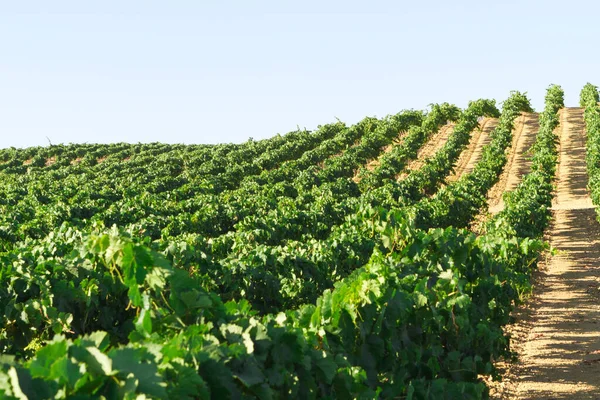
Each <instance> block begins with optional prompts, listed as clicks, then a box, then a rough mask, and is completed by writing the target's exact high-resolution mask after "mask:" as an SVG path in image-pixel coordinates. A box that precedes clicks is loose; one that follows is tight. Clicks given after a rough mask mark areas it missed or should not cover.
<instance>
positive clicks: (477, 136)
mask: <svg viewBox="0 0 600 400" xmlns="http://www.w3.org/2000/svg"><path fill="white" fill-rule="evenodd" d="M496 126H498V119H497V118H485V119H484V120H483V121H481V124H480V128H479V129H476V130H475V132H473V135H472V136H471V140H470V141H469V146H468V147H467V148H466V149H465V150H464V151H463V152H462V153H461V155H460V158H459V159H458V162H457V163H456V167H455V169H454V173H453V174H452V175H450V176H449V177H448V182H454V181H457V180H458V178H460V177H461V176H462V175H463V174H468V173H470V172H471V171H473V168H475V165H476V164H477V163H478V162H479V160H481V155H482V150H483V147H484V146H485V145H486V144H488V143H489V142H490V141H491V140H492V137H491V136H490V133H492V131H493V130H494V129H495V128H496Z"/></svg>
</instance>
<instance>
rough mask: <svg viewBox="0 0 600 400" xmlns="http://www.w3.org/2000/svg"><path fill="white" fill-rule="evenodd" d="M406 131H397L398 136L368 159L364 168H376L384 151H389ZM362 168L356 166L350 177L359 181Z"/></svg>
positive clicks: (398, 142) (371, 169) (400, 141)
mask: <svg viewBox="0 0 600 400" xmlns="http://www.w3.org/2000/svg"><path fill="white" fill-rule="evenodd" d="M407 133H408V131H402V132H400V133H398V136H396V137H395V138H394V139H393V140H392V143H391V144H389V145H387V146H385V147H384V148H383V149H382V151H381V152H380V153H379V155H378V156H377V157H376V158H374V159H372V160H369V161H368V162H367V163H366V165H365V166H364V169H366V170H367V171H373V170H374V169H375V168H377V167H378V166H379V164H380V161H379V159H380V158H381V157H382V156H383V155H384V154H386V153H389V152H390V151H391V150H392V149H393V148H394V146H396V145H398V144H400V143H402V139H403V138H404V136H406V134H407ZM362 171H363V168H357V170H356V171H355V172H354V177H353V178H352V180H353V181H354V182H356V183H358V182H360V180H361V179H362V173H363V172H362Z"/></svg>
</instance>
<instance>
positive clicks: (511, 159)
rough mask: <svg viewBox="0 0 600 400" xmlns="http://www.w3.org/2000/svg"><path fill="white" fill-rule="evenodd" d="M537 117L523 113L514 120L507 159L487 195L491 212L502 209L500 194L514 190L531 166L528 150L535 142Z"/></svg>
mask: <svg viewBox="0 0 600 400" xmlns="http://www.w3.org/2000/svg"><path fill="white" fill-rule="evenodd" d="M538 118H539V116H538V114H536V113H523V115H521V117H519V118H517V120H516V121H515V124H514V129H513V142H512V146H511V150H510V153H509V156H508V160H506V166H505V167H504V170H503V171H502V174H501V175H500V179H499V180H498V182H497V183H496V184H495V185H494V186H493V187H492V189H491V190H490V193H489V196H488V210H489V212H491V213H492V214H495V213H498V212H500V211H502V210H503V209H504V200H503V199H502V194H503V193H504V192H506V191H512V190H514V189H515V188H516V187H517V185H518V184H519V182H521V178H522V177H523V175H525V174H527V173H528V172H529V169H530V168H531V159H530V157H529V155H528V151H529V148H530V147H531V145H532V144H533V143H534V142H535V137H536V135H537V132H538V129H539V122H538Z"/></svg>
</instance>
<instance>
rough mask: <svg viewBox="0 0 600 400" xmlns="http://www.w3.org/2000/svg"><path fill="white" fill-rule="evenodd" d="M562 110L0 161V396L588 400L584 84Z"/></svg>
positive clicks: (434, 114)
mask: <svg viewBox="0 0 600 400" xmlns="http://www.w3.org/2000/svg"><path fill="white" fill-rule="evenodd" d="M563 99H564V93H563V91H562V89H561V87H560V86H556V85H551V86H550V87H549V88H548V90H547V94H546V99H545V108H544V109H543V110H538V112H534V110H533V109H532V108H531V106H530V100H529V99H528V98H527V97H526V96H525V95H524V94H522V93H520V92H511V93H510V95H509V97H508V98H506V99H504V101H503V102H502V103H501V106H500V105H497V104H496V102H495V101H494V100H486V99H480V100H476V101H472V102H470V103H469V105H468V107H467V108H465V109H459V108H458V107H456V106H453V105H450V104H447V103H443V104H436V105H432V106H431V107H430V108H429V109H428V110H426V111H414V110H405V111H401V112H399V113H398V114H395V115H390V116H387V117H385V118H374V117H367V118H365V119H363V120H362V121H360V122H358V123H357V124H355V125H346V124H344V123H342V122H335V123H331V124H326V125H323V126H320V127H318V129H316V130H315V131H304V130H300V131H294V132H290V133H288V134H285V135H278V136H275V137H273V138H271V139H266V140H260V141H253V140H250V141H248V142H245V143H243V144H223V145H164V144H159V143H153V144H126V143H119V144H113V145H76V144H72V145H57V146H48V147H36V148H26V149H14V148H10V149H3V150H0V211H1V212H0V261H1V263H2V270H1V273H0V308H1V311H2V312H1V313H0V319H1V322H0V349H1V351H2V354H3V356H2V358H1V362H0V393H1V394H2V396H1V397H2V398H10V399H26V398H27V399H38V398H39V399H42V398H88V397H96V398H100V397H102V396H103V397H104V398H107V399H121V398H138V397H136V396H145V397H146V398H171V399H186V398H188V399H196V398H202V399H209V398H218V399H226V398H233V399H242V398H261V399H273V398H278V399H279V398H280V399H284V398H331V399H351V398H365V399H370V398H382V399H388V398H407V399H459V398H460V399H484V398H489V397H490V396H493V397H497V398H522V399H526V398H527V399H543V398H574V399H578V398H581V399H584V398H596V397H598V396H600V385H598V384H597V383H596V380H595V377H596V376H597V374H598V371H599V370H598V368H600V362H599V361H600V355H598V354H600V335H599V334H598V332H597V326H596V325H595V324H596V322H597V321H596V315H597V314H598V313H599V312H600V309H599V308H598V304H600V303H598V293H600V292H598V288H600V286H599V284H598V276H599V272H598V262H597V259H598V257H597V256H598V251H597V250H598V243H600V242H599V241H598V238H599V236H598V235H599V233H600V230H599V229H598V221H597V219H596V218H597V216H596V213H595V209H596V207H595V206H596V205H598V203H599V202H600V170H599V166H600V108H599V106H598V91H597V88H595V87H594V86H592V85H589V84H588V85H586V87H585V88H584V90H583V91H582V94H581V108H565V105H564V100H563ZM588 187H589V190H588ZM548 243H549V244H550V245H551V246H552V247H553V248H555V249H556V250H557V251H553V252H551V251H550V249H549V246H548ZM550 253H552V255H551V254H550ZM538 265H539V268H538ZM515 321H516V322H515ZM511 335H512V341H511ZM515 355H516V356H517V359H518V362H512V361H511V360H512V358H513V356H515ZM500 377H503V378H504V380H503V381H502V382H501V383H498V382H494V381H493V378H500ZM594 396H596V397H594ZM139 398H144V397H139Z"/></svg>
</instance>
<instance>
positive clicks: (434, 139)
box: [396, 124, 454, 180]
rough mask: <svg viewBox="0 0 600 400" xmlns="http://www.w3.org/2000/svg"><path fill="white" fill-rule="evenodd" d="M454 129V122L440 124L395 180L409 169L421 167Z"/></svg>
mask: <svg viewBox="0 0 600 400" xmlns="http://www.w3.org/2000/svg"><path fill="white" fill-rule="evenodd" d="M453 131H454V124H447V125H444V126H442V127H441V128H440V129H439V130H438V131H437V132H436V133H434V134H433V135H432V136H431V137H430V138H429V140H427V141H426V142H425V144H424V145H423V146H422V147H421V148H420V149H419V151H418V152H417V158H415V159H414V160H412V161H411V162H409V163H408V165H407V166H406V168H404V171H403V172H402V173H400V174H398V175H397V176H396V179H397V180H402V179H404V178H405V177H406V176H407V175H408V174H409V173H410V172H411V171H414V170H417V169H419V168H421V167H422V166H423V165H424V164H425V161H426V160H428V159H430V158H431V157H433V156H434V155H435V153H437V151H438V150H439V149H441V148H442V146H443V145H444V144H446V142H447V141H448V138H449V137H450V134H451V133H452V132H453Z"/></svg>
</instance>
